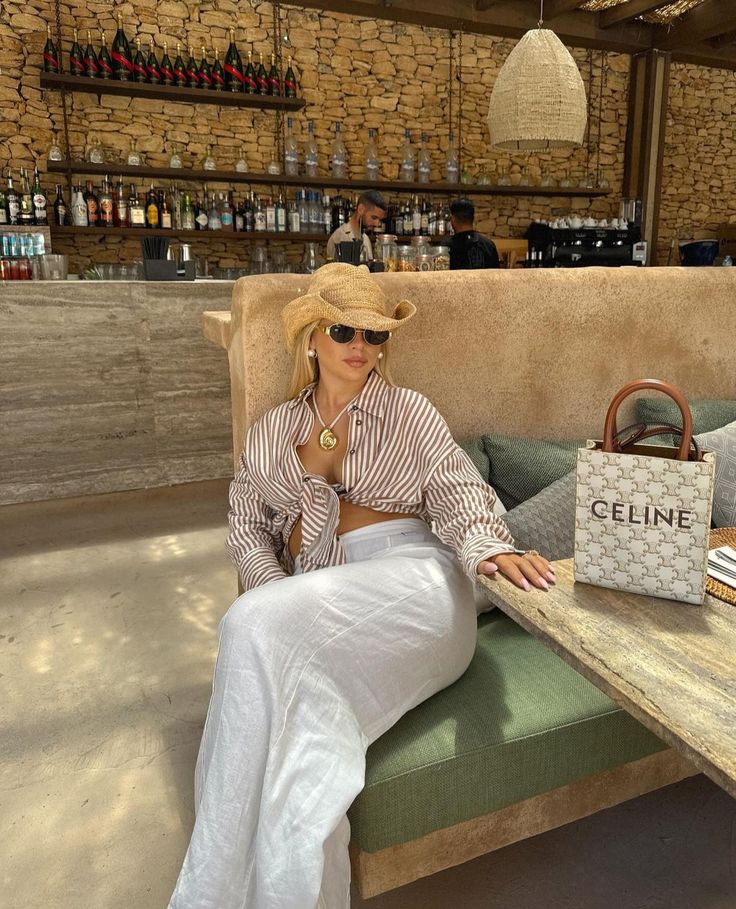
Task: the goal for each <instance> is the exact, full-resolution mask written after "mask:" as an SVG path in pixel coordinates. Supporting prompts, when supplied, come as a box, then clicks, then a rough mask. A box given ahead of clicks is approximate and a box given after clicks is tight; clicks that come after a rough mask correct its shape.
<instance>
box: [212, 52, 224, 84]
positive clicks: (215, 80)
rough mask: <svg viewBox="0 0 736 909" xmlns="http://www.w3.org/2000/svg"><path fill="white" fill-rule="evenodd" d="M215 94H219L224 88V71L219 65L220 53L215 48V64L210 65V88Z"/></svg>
mask: <svg viewBox="0 0 736 909" xmlns="http://www.w3.org/2000/svg"><path fill="white" fill-rule="evenodd" d="M210 87H211V88H213V89H214V90H215V91H216V92H221V91H222V90H223V89H224V88H225V71H224V70H223V68H222V63H220V51H219V50H218V49H217V48H215V62H214V63H213V64H212V85H211V86H210Z"/></svg>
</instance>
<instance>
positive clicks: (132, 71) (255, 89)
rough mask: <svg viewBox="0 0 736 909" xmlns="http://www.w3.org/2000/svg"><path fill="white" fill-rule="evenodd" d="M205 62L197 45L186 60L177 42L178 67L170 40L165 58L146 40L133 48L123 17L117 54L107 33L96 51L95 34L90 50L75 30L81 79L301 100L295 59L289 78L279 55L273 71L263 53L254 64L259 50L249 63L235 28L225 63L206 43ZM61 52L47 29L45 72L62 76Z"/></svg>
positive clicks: (72, 58) (74, 66)
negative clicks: (211, 53)
mask: <svg viewBox="0 0 736 909" xmlns="http://www.w3.org/2000/svg"><path fill="white" fill-rule="evenodd" d="M201 48H202V56H201V59H200V60H199V62H197V60H196V59H195V56H194V53H193V51H192V45H189V46H188V57H187V60H186V61H185V60H184V58H183V57H182V45H181V43H177V45H176V56H175V57H174V61H173V63H172V61H171V57H170V56H169V45H168V42H166V41H164V46H163V56H162V57H161V58H160V59H159V58H158V57H157V56H156V51H155V49H154V45H153V38H152V37H151V38H149V48H148V54H147V55H146V54H144V53H143V50H142V49H141V39H140V38H139V37H137V38H136V39H135V47H134V48H131V44H130V42H129V41H128V38H127V37H126V35H125V31H124V30H123V22H122V17H121V16H118V29H117V31H116V32H115V37H114V39H113V42H112V48H111V50H108V48H107V38H106V36H105V33H104V31H103V32H102V33H101V43H100V46H99V47H98V48H97V49H95V47H94V46H93V44H92V33H91V31H89V30H88V31H87V46H86V48H85V49H84V50H82V46H81V44H80V43H79V33H78V31H77V29H74V41H73V43H72V46H71V49H70V51H69V71H70V72H71V73H72V75H75V76H84V77H86V78H89V79H116V80H118V81H120V82H139V83H141V82H145V83H147V84H149V85H175V86H179V87H180V88H198V89H203V90H205V91H208V90H211V91H231V92H245V94H250V95H271V96H282V97H285V98H296V97H297V92H298V83H297V79H296V74H295V72H294V67H293V66H292V59H291V57H289V58H288V60H287V69H286V73H285V74H284V77H283V79H282V78H281V73H280V72H279V68H278V66H277V63H276V54H271V68H270V69H269V70H267V69H266V66H265V64H264V62H263V54H262V53H261V54H259V62H258V63H257V64H256V63H254V61H253V52H252V51H248V55H247V63H246V64H245V66H244V65H243V59H242V57H241V55H240V51H239V50H238V47H237V45H236V44H235V29H234V28H231V29H230V44H229V46H228V49H227V52H226V54H225V59H224V62H222V63H221V62H220V51H219V49H217V48H215V49H214V59H213V61H212V62H211V63H210V61H209V59H208V57H207V53H206V50H205V47H204V45H202V46H201ZM61 63H62V61H61V51H60V49H59V48H58V47H57V46H56V44H55V42H54V40H53V38H52V35H51V26H50V25H49V26H48V27H47V30H46V45H45V47H44V50H43V68H44V71H45V72H47V73H58V72H61Z"/></svg>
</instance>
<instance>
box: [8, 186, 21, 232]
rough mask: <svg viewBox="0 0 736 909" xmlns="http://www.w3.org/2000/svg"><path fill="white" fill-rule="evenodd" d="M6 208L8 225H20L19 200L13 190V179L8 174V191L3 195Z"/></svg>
mask: <svg viewBox="0 0 736 909" xmlns="http://www.w3.org/2000/svg"><path fill="white" fill-rule="evenodd" d="M5 198H6V200H7V203H6V204H7V207H8V224H20V199H19V198H18V193H17V192H16V191H15V189H14V188H13V178H12V177H11V176H10V174H8V191H7V192H6V193H5Z"/></svg>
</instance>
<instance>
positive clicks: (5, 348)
mask: <svg viewBox="0 0 736 909" xmlns="http://www.w3.org/2000/svg"><path fill="white" fill-rule="evenodd" d="M232 286H233V285H232V282H226V281H214V282H207V281H205V282H199V281H198V282H196V283H190V282H184V281H182V282H145V281H140V282H138V281H136V282H129V281H67V282H61V281H53V282H51V281H49V282H46V281H27V282H26V281H23V282H8V283H5V284H3V283H0V331H1V336H2V354H0V387H1V388H2V391H1V392H0V394H1V395H2V439H3V443H2V448H1V449H0V504H7V503H10V502H29V501H34V500H40V499H54V498H62V497H67V496H79V495H88V494H91V493H105V492H112V491H115V490H123V489H138V488H144V487H153V486H167V485H173V484H177V483H188V482H191V481H195V480H208V479H215V478H218V477H227V476H231V475H232V434H231V415H230V380H229V377H228V365H227V360H226V359H225V358H224V357H223V356H222V351H220V350H218V349H217V348H216V347H214V345H212V344H211V343H209V342H208V341H207V340H206V339H205V338H204V336H203V335H202V327H201V323H200V315H201V313H202V312H203V311H204V310H229V309H230V298H231V294H232Z"/></svg>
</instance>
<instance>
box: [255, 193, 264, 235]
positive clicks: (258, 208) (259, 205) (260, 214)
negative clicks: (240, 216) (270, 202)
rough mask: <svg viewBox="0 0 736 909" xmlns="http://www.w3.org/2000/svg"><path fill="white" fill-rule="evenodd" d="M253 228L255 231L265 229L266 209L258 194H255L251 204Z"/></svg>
mask: <svg viewBox="0 0 736 909" xmlns="http://www.w3.org/2000/svg"><path fill="white" fill-rule="evenodd" d="M253 229H254V230H257V231H260V230H265V229H266V210H265V208H264V207H263V201H262V199H261V197H260V196H256V198H255V203H254V205H253Z"/></svg>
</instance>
